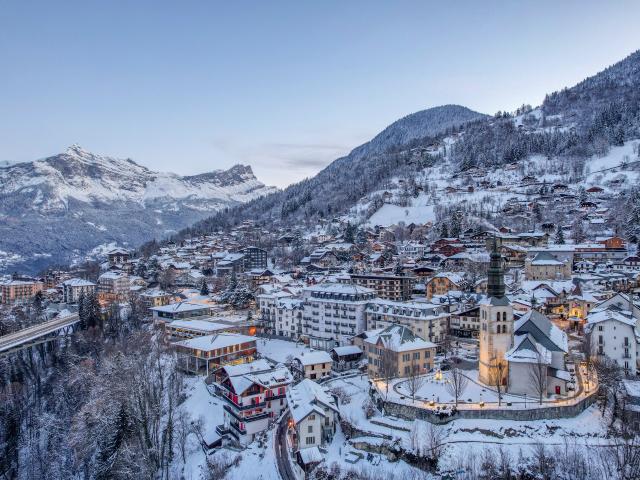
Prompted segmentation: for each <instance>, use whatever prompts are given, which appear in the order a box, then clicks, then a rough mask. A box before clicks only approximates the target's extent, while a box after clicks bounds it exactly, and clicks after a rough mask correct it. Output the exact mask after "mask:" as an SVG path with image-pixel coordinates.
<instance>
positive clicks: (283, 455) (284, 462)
mask: <svg viewBox="0 0 640 480" xmlns="http://www.w3.org/2000/svg"><path fill="white" fill-rule="evenodd" d="M288 421H289V414H288V413H287V414H286V415H283V416H282V418H281V419H280V422H279V423H278V428H277V430H276V437H275V449H276V462H277V464H278V472H279V473H280V478H282V480H297V478H298V477H296V474H295V473H294V472H293V469H292V468H291V463H290V462H289V455H288V453H287V448H288V447H287V422H288Z"/></svg>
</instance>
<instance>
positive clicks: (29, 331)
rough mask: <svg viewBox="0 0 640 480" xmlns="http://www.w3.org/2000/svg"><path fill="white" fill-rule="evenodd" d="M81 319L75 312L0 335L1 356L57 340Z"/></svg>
mask: <svg viewBox="0 0 640 480" xmlns="http://www.w3.org/2000/svg"><path fill="white" fill-rule="evenodd" d="M79 321H80V319H79V318H78V314H77V313H73V314H70V315H65V316H64V317H56V318H54V319H53V320H49V321H47V322H42V323H39V324H38V325H33V326H32V327H28V328H23V329H22V330H18V331H17V332H13V333H10V334H8V335H4V336H2V337H0V356H2V355H8V354H10V353H13V352H17V351H18V350H22V349H25V348H29V347H33V346H34V345H39V344H41V343H46V342H50V341H52V340H55V339H56V338H57V337H59V336H60V333H63V334H67V333H69V332H70V331H71V329H72V327H73V326H74V325H75V324H76V323H78V322H79Z"/></svg>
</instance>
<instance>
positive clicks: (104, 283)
mask: <svg viewBox="0 0 640 480" xmlns="http://www.w3.org/2000/svg"><path fill="white" fill-rule="evenodd" d="M129 287H130V283H129V276H128V275H127V274H126V273H123V272H119V271H110V272H105V273H103V274H102V275H100V276H99V277H98V286H97V290H98V295H99V296H100V299H101V300H105V301H116V300H117V301H121V300H125V299H126V298H128V296H129Z"/></svg>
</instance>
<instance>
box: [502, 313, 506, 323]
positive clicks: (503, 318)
mask: <svg viewBox="0 0 640 480" xmlns="http://www.w3.org/2000/svg"><path fill="white" fill-rule="evenodd" d="M502 321H503V322H506V321H507V312H502Z"/></svg>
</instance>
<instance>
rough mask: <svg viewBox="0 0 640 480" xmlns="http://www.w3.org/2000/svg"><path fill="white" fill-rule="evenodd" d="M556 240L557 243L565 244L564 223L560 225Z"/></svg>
mask: <svg viewBox="0 0 640 480" xmlns="http://www.w3.org/2000/svg"><path fill="white" fill-rule="evenodd" d="M555 242H556V244H557V245H564V232H563V231H562V225H558V229H557V230H556V238H555Z"/></svg>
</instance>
